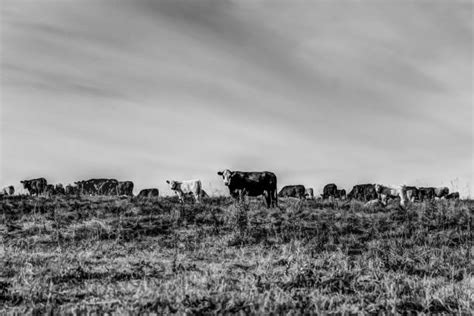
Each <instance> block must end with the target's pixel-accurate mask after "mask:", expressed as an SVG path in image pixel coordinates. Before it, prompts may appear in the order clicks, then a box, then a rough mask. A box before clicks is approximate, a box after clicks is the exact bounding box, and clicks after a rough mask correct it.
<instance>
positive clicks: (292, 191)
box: [278, 184, 306, 199]
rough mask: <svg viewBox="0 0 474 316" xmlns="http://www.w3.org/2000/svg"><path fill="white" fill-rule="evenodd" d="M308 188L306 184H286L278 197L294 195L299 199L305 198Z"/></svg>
mask: <svg viewBox="0 0 474 316" xmlns="http://www.w3.org/2000/svg"><path fill="white" fill-rule="evenodd" d="M305 193H306V189H305V187H304V185H301V184H297V185H286V186H284V187H283V188H282V189H281V190H280V192H279V193H278V197H294V198H299V199H304V197H305Z"/></svg>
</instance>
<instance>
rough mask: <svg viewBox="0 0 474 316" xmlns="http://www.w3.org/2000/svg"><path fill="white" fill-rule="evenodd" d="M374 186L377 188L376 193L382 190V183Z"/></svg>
mask: <svg viewBox="0 0 474 316" xmlns="http://www.w3.org/2000/svg"><path fill="white" fill-rule="evenodd" d="M374 188H375V193H380V192H381V191H382V186H381V185H380V184H376V185H375V186H374Z"/></svg>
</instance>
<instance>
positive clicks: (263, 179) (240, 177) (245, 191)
mask: <svg viewBox="0 0 474 316" xmlns="http://www.w3.org/2000/svg"><path fill="white" fill-rule="evenodd" d="M217 174H218V175H220V176H222V178H223V180H224V184H225V185H226V186H227V187H228V188H229V193H230V195H231V196H232V197H233V198H237V197H238V198H240V200H243V198H244V196H245V195H248V196H260V195H263V196H264V197H265V202H266V205H267V207H271V206H273V205H274V206H278V197H277V177H276V175H275V174H274V173H273V172H268V171H263V172H242V171H230V170H228V169H226V170H224V171H219V172H218V173H217Z"/></svg>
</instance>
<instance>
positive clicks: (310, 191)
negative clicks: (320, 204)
mask: <svg viewBox="0 0 474 316" xmlns="http://www.w3.org/2000/svg"><path fill="white" fill-rule="evenodd" d="M305 197H306V198H307V199H310V200H312V199H314V190H313V188H307V189H306V192H305Z"/></svg>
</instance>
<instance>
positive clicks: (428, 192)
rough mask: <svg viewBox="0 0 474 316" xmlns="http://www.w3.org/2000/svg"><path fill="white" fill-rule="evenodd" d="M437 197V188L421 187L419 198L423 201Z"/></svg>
mask: <svg viewBox="0 0 474 316" xmlns="http://www.w3.org/2000/svg"><path fill="white" fill-rule="evenodd" d="M434 198H435V188H431V187H426V188H419V189H418V200H419V201H421V202H423V201H426V200H428V201H430V200H433V199H434Z"/></svg>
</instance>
